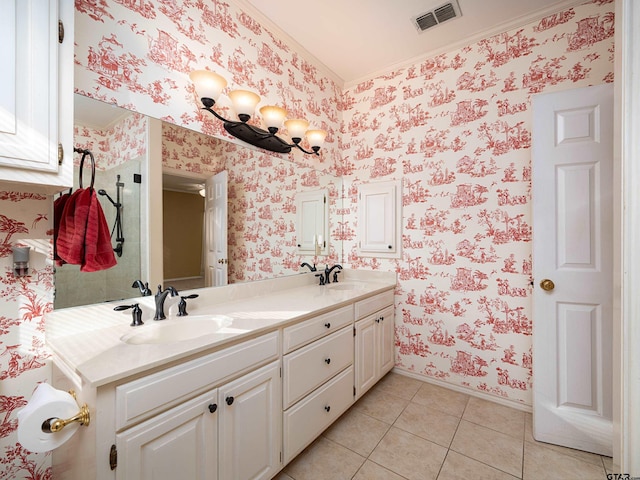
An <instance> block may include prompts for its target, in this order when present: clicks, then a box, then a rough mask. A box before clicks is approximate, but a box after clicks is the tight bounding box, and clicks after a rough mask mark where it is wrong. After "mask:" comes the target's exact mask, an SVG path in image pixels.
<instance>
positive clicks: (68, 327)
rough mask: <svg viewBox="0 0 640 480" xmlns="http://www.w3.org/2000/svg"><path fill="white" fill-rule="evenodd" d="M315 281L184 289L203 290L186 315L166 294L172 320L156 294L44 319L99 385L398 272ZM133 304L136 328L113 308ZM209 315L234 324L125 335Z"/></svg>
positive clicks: (344, 298) (278, 322)
mask: <svg viewBox="0 0 640 480" xmlns="http://www.w3.org/2000/svg"><path fill="white" fill-rule="evenodd" d="M317 282H318V279H317V278H315V276H314V275H312V274H310V273H306V274H300V275H295V276H292V277H283V278H278V279H273V280H263V281H260V282H251V283H244V284H233V285H229V286H226V287H216V288H203V289H197V290H189V291H186V292H180V294H182V295H188V294H191V293H197V294H198V295H199V297H198V298H195V299H192V300H188V303H187V305H188V306H187V311H188V313H189V315H188V316H186V317H178V316H176V313H177V311H178V310H177V305H178V301H179V298H178V297H173V298H172V297H171V296H168V297H167V299H166V302H165V312H166V315H167V319H166V320H162V321H154V320H153V316H154V311H155V302H154V298H153V296H151V297H138V298H133V299H128V300H126V301H121V302H109V303H102V304H97V305H89V306H82V307H73V308H65V309H61V310H54V311H53V312H51V313H49V314H47V316H46V320H45V322H46V323H45V325H46V340H47V345H48V346H49V348H50V349H51V350H52V351H53V353H54V354H55V355H56V357H57V360H58V361H61V362H63V363H64V365H65V367H66V369H68V370H69V371H70V372H73V374H75V375H77V376H79V377H80V379H81V380H82V381H83V382H85V383H88V384H89V385H91V386H92V387H98V386H100V385H105V384H107V383H111V382H114V381H117V380H121V379H123V378H126V377H129V376H131V375H135V374H138V373H141V372H144V371H146V370H149V369H152V368H155V367H159V366H162V365H164V364H167V363H170V362H173V361H176V360H180V359H182V358H186V357H189V356H191V355H194V354H198V353H209V352H210V351H211V352H213V351H215V350H216V349H219V348H221V347H223V346H225V345H227V344H230V343H234V342H236V341H239V340H242V339H245V338H249V337H253V336H255V335H258V334H261V333H266V332H268V331H272V330H275V329H277V328H280V327H282V326H285V325H287V324H289V323H294V322H297V321H300V320H305V319H307V318H310V317H313V316H315V315H319V314H322V313H323V312H325V311H328V310H331V309H333V308H336V307H339V306H341V305H343V304H348V303H352V302H354V301H356V300H358V299H361V298H366V297H369V296H371V295H375V294H376V293H380V292H382V291H384V290H388V289H390V288H393V287H394V286H395V284H396V276H395V274H394V273H389V272H370V271H362V270H347V269H345V270H343V272H342V274H341V279H340V281H339V283H337V284H331V285H325V286H319V285H318V283H317ZM350 286H352V287H353V288H349V287H350ZM133 303H139V305H140V307H141V309H142V311H143V315H142V320H143V321H144V322H145V323H144V325H142V326H139V327H131V326H130V323H131V318H132V317H131V310H130V309H129V310H125V311H120V312H116V311H114V310H113V308H114V307H115V306H117V305H131V304H133ZM212 314H215V315H226V316H228V317H231V318H232V319H233V323H232V324H231V325H230V326H228V327H224V328H222V329H220V330H218V331H217V332H215V333H209V334H204V335H202V336H199V337H197V338H193V339H188V340H182V341H177V342H169V343H160V344H138V345H133V344H129V343H126V342H124V341H122V339H121V338H122V337H124V336H127V335H131V334H132V333H134V334H135V332H143V331H150V330H149V329H154V328H155V329H157V328H158V327H160V328H162V327H163V326H164V325H173V324H179V323H181V322H188V321H189V320H190V319H197V318H198V317H200V318H202V316H203V315H212ZM145 329H147V330H145Z"/></svg>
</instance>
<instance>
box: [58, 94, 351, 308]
mask: <svg viewBox="0 0 640 480" xmlns="http://www.w3.org/2000/svg"><path fill="white" fill-rule="evenodd" d="M75 101H76V104H75V106H76V109H75V115H76V116H75V123H76V125H75V140H74V141H75V144H74V146H77V147H80V148H88V149H90V150H91V151H92V152H93V153H94V156H95V157H96V165H97V171H96V180H95V188H97V189H102V190H105V194H108V195H109V196H110V197H111V198H112V199H113V200H116V197H115V196H114V195H115V194H116V193H117V191H116V179H117V175H120V183H123V184H124V186H121V187H119V188H120V191H121V194H122V202H121V203H122V207H121V209H120V215H121V228H122V234H123V236H124V238H125V241H124V242H122V256H121V257H117V256H116V258H117V260H118V265H116V266H115V267H113V268H112V269H109V270H105V271H103V272H92V273H84V272H80V271H79V269H77V268H75V266H72V265H65V266H63V267H58V268H56V275H55V279H56V296H55V302H54V305H55V308H63V307H68V306H74V305H85V304H89V303H97V302H102V301H108V300H115V299H121V298H130V297H134V296H137V295H139V293H138V292H137V291H136V290H134V289H132V288H131V285H132V282H133V281H134V280H137V279H142V280H143V281H144V282H146V281H148V272H149V262H150V259H149V251H148V245H147V244H148V243H149V242H154V244H156V242H162V243H163V247H164V248H163V260H162V263H163V271H164V277H163V278H164V285H174V286H175V287H176V288H177V289H178V290H180V289H186V288H197V287H200V286H215V285H224V284H226V283H235V282H246V281H253V280H261V279H267V278H273V277H278V276H283V275H291V274H297V273H298V272H299V269H300V267H299V266H300V264H301V263H302V262H304V261H307V262H313V261H314V260H315V261H322V262H324V261H325V260H326V262H328V263H335V262H339V261H340V256H341V250H342V247H341V243H339V242H336V241H334V240H330V241H329V242H328V246H327V251H326V253H327V256H326V257H325V256H323V257H316V258H314V257H313V256H301V255H300V254H299V253H298V251H297V241H296V225H297V222H299V220H298V219H297V217H296V195H297V194H298V193H299V192H305V191H313V190H320V189H326V190H327V191H328V192H329V205H330V207H329V228H330V230H333V229H332V228H331V225H333V224H334V223H335V222H336V212H338V211H340V209H341V199H340V197H341V193H342V183H341V179H339V178H338V177H335V176H332V175H329V174H326V173H323V172H320V171H317V170H314V169H311V168H308V167H303V166H300V165H297V164H295V163H292V162H290V161H288V160H285V159H283V158H281V156H280V155H272V154H267V153H264V152H262V151H259V150H256V149H252V148H250V147H244V146H239V145H236V144H233V143H231V142H226V141H223V140H220V139H216V138H214V137H210V136H206V135H203V134H201V133H198V132H195V131H192V130H189V129H185V128H182V127H177V126H175V125H172V124H169V123H165V122H162V123H161V130H162V135H161V137H162V140H161V142H162V145H161V147H159V148H151V147H152V146H150V145H148V144H147V137H148V135H147V129H148V128H149V125H150V122H158V121H157V120H154V119H150V118H148V117H145V116H142V115H139V114H136V113H133V112H130V111H126V110H124V109H121V108H118V107H113V106H109V105H107V104H105V103H103V102H98V101H96V100H93V99H90V98H87V97H83V96H80V95H76V100H75ZM151 138H153V137H151ZM153 147H158V146H157V145H155V146H153ZM160 151H161V152H162V154H161V156H162V159H161V162H160V159H158V158H155V157H157V155H154V154H153V153H151V155H153V156H154V158H151V159H150V158H148V157H149V156H150V154H149V152H160ZM77 160H78V162H76V163H79V159H77ZM154 169H161V170H162V178H163V183H164V185H163V193H162V201H160V199H159V198H158V197H159V196H154V198H149V193H148V192H149V190H152V191H153V188H150V186H149V185H148V184H147V181H148V178H149V177H151V178H154V177H155V178H160V175H154V174H153V173H152V172H153V171H154ZM136 175H137V176H136ZM74 176H75V182H76V184H77V180H78V172H77V166H76V167H75V173H74ZM85 176H86V174H85ZM224 176H226V182H224V187H223V186H221V185H222V184H220V183H219V184H218V185H217V186H216V184H215V183H214V178H216V177H217V178H218V179H220V177H224ZM137 180H139V181H140V183H136V182H137ZM75 188H77V185H76V187H75ZM223 188H224V189H226V192H227V193H226V195H225V196H226V199H227V202H226V205H225V206H226V213H224V209H222V210H221V209H220V208H221V207H220V206H217V207H216V206H215V205H214V203H209V200H208V198H209V197H207V198H205V197H204V196H203V195H207V191H208V192H210V193H211V197H215V195H216V192H218V193H219V192H220V191H221V189H223ZM99 199H100V203H101V205H102V208H103V211H104V213H105V217H106V218H107V222H108V224H109V226H110V228H111V227H113V226H114V222H115V216H116V214H117V213H118V212H117V209H116V208H114V206H113V204H112V202H111V201H110V200H109V198H108V197H107V195H99ZM160 204H162V205H163V208H162V223H163V232H164V233H163V238H162V239H158V238H151V239H149V231H148V224H149V218H150V217H153V216H154V210H155V209H158V208H159V205H160ZM225 229H226V231H227V234H226V235H223V234H222V233H221V232H224V230H225ZM116 236H117V232H114V233H113V235H112V241H113V246H114V247H117V244H118V242H117V241H116ZM222 237H224V238H222ZM147 239H149V240H147ZM225 244H226V251H225ZM67 267H69V268H67ZM154 287H155V285H150V288H151V289H152V290H154Z"/></svg>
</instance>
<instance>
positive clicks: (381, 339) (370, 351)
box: [355, 292, 395, 398]
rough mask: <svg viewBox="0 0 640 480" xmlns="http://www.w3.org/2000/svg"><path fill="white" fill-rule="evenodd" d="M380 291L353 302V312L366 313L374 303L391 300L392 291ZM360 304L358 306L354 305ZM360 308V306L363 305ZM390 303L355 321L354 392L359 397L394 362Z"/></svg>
mask: <svg viewBox="0 0 640 480" xmlns="http://www.w3.org/2000/svg"><path fill="white" fill-rule="evenodd" d="M390 293H391V295H389V294H381V295H378V296H377V297H372V298H371V299H367V300H364V301H363V302H366V304H365V303H360V302H359V305H358V304H356V311H358V310H363V311H364V312H368V311H369V310H370V309H371V308H375V306H376V305H377V304H381V303H388V301H391V302H393V292H390ZM358 307H360V308H358ZM363 307H364V308H363ZM394 330H395V329H394V309H393V303H391V305H388V306H386V307H384V308H382V309H380V310H377V311H375V312H374V313H370V314H368V315H366V316H364V317H363V318H360V319H359V320H358V321H356V324H355V333H356V338H355V393H356V398H360V397H361V396H362V395H363V394H364V393H365V392H366V391H367V390H369V389H370V388H371V387H372V386H373V385H375V383H376V382H377V381H378V380H380V379H381V378H382V377H383V376H384V375H385V374H386V373H387V372H388V371H389V370H391V369H392V368H393V363H394V355H393V348H394Z"/></svg>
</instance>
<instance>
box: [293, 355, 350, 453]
mask: <svg viewBox="0 0 640 480" xmlns="http://www.w3.org/2000/svg"><path fill="white" fill-rule="evenodd" d="M352 403H353V367H349V368H348V369H346V370H345V371H344V372H342V373H341V374H340V375H338V376H336V377H335V378H333V379H331V381H329V382H327V383H326V384H325V385H323V386H322V387H321V388H319V389H318V390H317V391H315V392H314V393H313V394H311V395H309V396H308V397H307V398H305V399H304V400H302V401H301V402H299V403H297V404H296V405H295V406H293V407H292V408H290V409H289V410H287V411H286V412H284V418H283V433H284V463H285V464H286V463H288V462H289V460H291V459H292V458H293V457H295V456H296V455H297V454H298V453H300V452H301V451H302V449H303V448H305V447H306V446H307V445H309V444H310V443H311V442H312V441H313V440H314V439H315V438H316V437H317V436H318V435H320V433H322V431H324V429H326V428H327V427H328V426H329V425H331V424H332V423H333V422H334V421H335V420H336V419H337V418H338V417H339V416H340V415H342V413H343V412H344V411H345V410H347V408H349V407H350V406H351V404H352Z"/></svg>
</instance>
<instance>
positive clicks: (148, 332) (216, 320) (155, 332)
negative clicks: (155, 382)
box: [120, 315, 233, 345]
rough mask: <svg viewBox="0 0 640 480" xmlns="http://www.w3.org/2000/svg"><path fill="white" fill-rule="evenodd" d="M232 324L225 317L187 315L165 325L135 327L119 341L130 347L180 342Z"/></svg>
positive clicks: (231, 320)
mask: <svg viewBox="0 0 640 480" xmlns="http://www.w3.org/2000/svg"><path fill="white" fill-rule="evenodd" d="M232 323H233V318H231V317H228V316H226V315H189V316H186V317H178V318H176V319H173V320H169V321H167V323H163V321H158V322H154V323H153V324H151V325H149V324H146V325H143V326H141V327H136V330H135V331H133V332H131V333H127V334H126V335H123V336H122V337H121V338H120V340H122V341H123V342H124V343H128V344H130V345H147V344H159V343H174V342H181V341H183V340H191V339H193V338H197V337H200V336H202V335H207V334H209V333H216V332H218V331H220V330H221V329H223V328H226V327H229V326H231V324H232Z"/></svg>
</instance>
